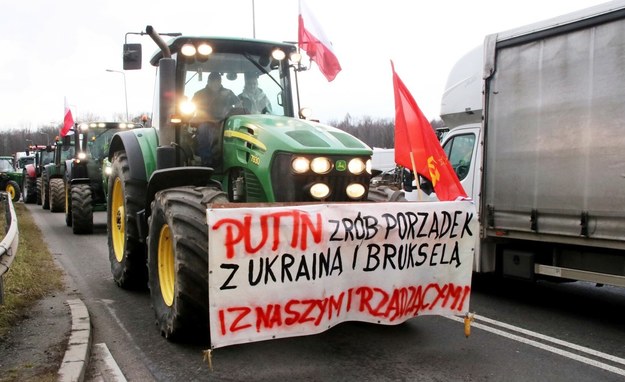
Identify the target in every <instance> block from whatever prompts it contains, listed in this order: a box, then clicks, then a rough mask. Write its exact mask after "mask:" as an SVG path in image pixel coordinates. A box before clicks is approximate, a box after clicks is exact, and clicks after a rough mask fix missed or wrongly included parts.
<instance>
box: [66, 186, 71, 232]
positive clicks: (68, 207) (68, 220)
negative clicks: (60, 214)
mask: <svg viewBox="0 0 625 382" xmlns="http://www.w3.org/2000/svg"><path fill="white" fill-rule="evenodd" d="M70 187H71V186H69V185H66V186H65V225H66V226H68V227H71V226H72V200H71V195H72V192H71V190H70Z"/></svg>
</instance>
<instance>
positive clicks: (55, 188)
mask: <svg viewBox="0 0 625 382" xmlns="http://www.w3.org/2000/svg"><path fill="white" fill-rule="evenodd" d="M64 210H65V183H63V179H61V178H53V179H50V212H63V211H64Z"/></svg>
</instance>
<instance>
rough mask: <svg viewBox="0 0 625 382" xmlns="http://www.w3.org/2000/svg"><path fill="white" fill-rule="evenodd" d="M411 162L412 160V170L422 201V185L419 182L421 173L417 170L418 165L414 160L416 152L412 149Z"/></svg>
mask: <svg viewBox="0 0 625 382" xmlns="http://www.w3.org/2000/svg"><path fill="white" fill-rule="evenodd" d="M410 162H412V171H413V173H414V180H415V183H416V184H417V195H418V196H417V197H418V198H419V201H421V185H420V184H419V173H418V172H417V166H416V165H415V162H414V153H413V152H412V151H410Z"/></svg>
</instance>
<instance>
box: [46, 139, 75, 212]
mask: <svg viewBox="0 0 625 382" xmlns="http://www.w3.org/2000/svg"><path fill="white" fill-rule="evenodd" d="M74 136H75V134H68V135H66V136H64V137H63V138H62V139H56V140H55V142H54V146H53V149H54V151H53V153H54V155H53V159H52V161H51V162H50V163H48V164H46V165H45V166H44V167H43V170H42V172H41V195H42V200H41V204H42V207H43V209H46V210H47V209H49V210H50V212H63V211H65V183H64V181H63V176H64V175H65V165H66V161H67V160H68V159H70V158H72V157H73V156H74Z"/></svg>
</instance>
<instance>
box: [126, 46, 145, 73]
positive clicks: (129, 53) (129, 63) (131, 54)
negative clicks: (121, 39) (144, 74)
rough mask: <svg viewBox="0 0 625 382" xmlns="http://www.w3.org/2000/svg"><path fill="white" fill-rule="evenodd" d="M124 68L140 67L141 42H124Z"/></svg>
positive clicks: (133, 68)
mask: <svg viewBox="0 0 625 382" xmlns="http://www.w3.org/2000/svg"><path fill="white" fill-rule="evenodd" d="M123 57H124V70H135V69H141V44H124V55H123Z"/></svg>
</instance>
